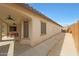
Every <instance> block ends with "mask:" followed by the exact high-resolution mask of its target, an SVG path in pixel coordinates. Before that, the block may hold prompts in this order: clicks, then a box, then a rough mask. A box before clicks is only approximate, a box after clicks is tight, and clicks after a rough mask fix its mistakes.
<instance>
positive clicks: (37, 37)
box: [31, 16, 61, 46]
mask: <svg viewBox="0 0 79 59" xmlns="http://www.w3.org/2000/svg"><path fill="white" fill-rule="evenodd" d="M41 21H42V22H46V31H47V32H46V35H41ZM58 32H61V27H60V26H58V25H56V24H55V23H52V22H50V21H47V20H45V19H43V18H41V17H38V16H34V17H33V18H32V34H33V35H32V40H31V45H32V46H34V45H36V44H38V43H40V42H42V41H44V40H46V39H48V38H49V37H51V36H53V35H55V34H56V33H58Z"/></svg>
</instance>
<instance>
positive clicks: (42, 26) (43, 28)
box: [41, 22, 46, 35]
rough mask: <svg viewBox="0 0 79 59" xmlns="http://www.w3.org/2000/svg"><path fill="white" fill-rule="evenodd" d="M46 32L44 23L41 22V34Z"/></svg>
mask: <svg viewBox="0 0 79 59" xmlns="http://www.w3.org/2000/svg"><path fill="white" fill-rule="evenodd" d="M44 34H46V23H44V22H41V35H44Z"/></svg>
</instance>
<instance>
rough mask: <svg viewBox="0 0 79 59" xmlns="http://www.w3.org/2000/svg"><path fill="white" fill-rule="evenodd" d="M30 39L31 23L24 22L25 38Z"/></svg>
mask: <svg viewBox="0 0 79 59" xmlns="http://www.w3.org/2000/svg"><path fill="white" fill-rule="evenodd" d="M28 37H29V23H28V21H24V38H28Z"/></svg>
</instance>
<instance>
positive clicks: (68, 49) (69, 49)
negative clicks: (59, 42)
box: [60, 33, 77, 56]
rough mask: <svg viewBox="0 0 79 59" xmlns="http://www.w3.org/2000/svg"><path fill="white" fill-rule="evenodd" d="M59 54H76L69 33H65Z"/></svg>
mask: <svg viewBox="0 0 79 59" xmlns="http://www.w3.org/2000/svg"><path fill="white" fill-rule="evenodd" d="M60 55H61V56H77V52H76V48H75V44H74V39H73V37H72V35H71V34H70V33H66V35H65V38H64V43H63V46H62V50H61V53H60Z"/></svg>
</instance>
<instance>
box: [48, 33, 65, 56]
mask: <svg viewBox="0 0 79 59" xmlns="http://www.w3.org/2000/svg"><path fill="white" fill-rule="evenodd" d="M64 37H65V33H63V34H62V35H61V36H60V38H56V39H57V40H58V42H57V43H56V44H55V45H54V46H53V47H52V48H51V49H50V50H49V52H48V56H60V53H61V49H62V46H63V43H64Z"/></svg>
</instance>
